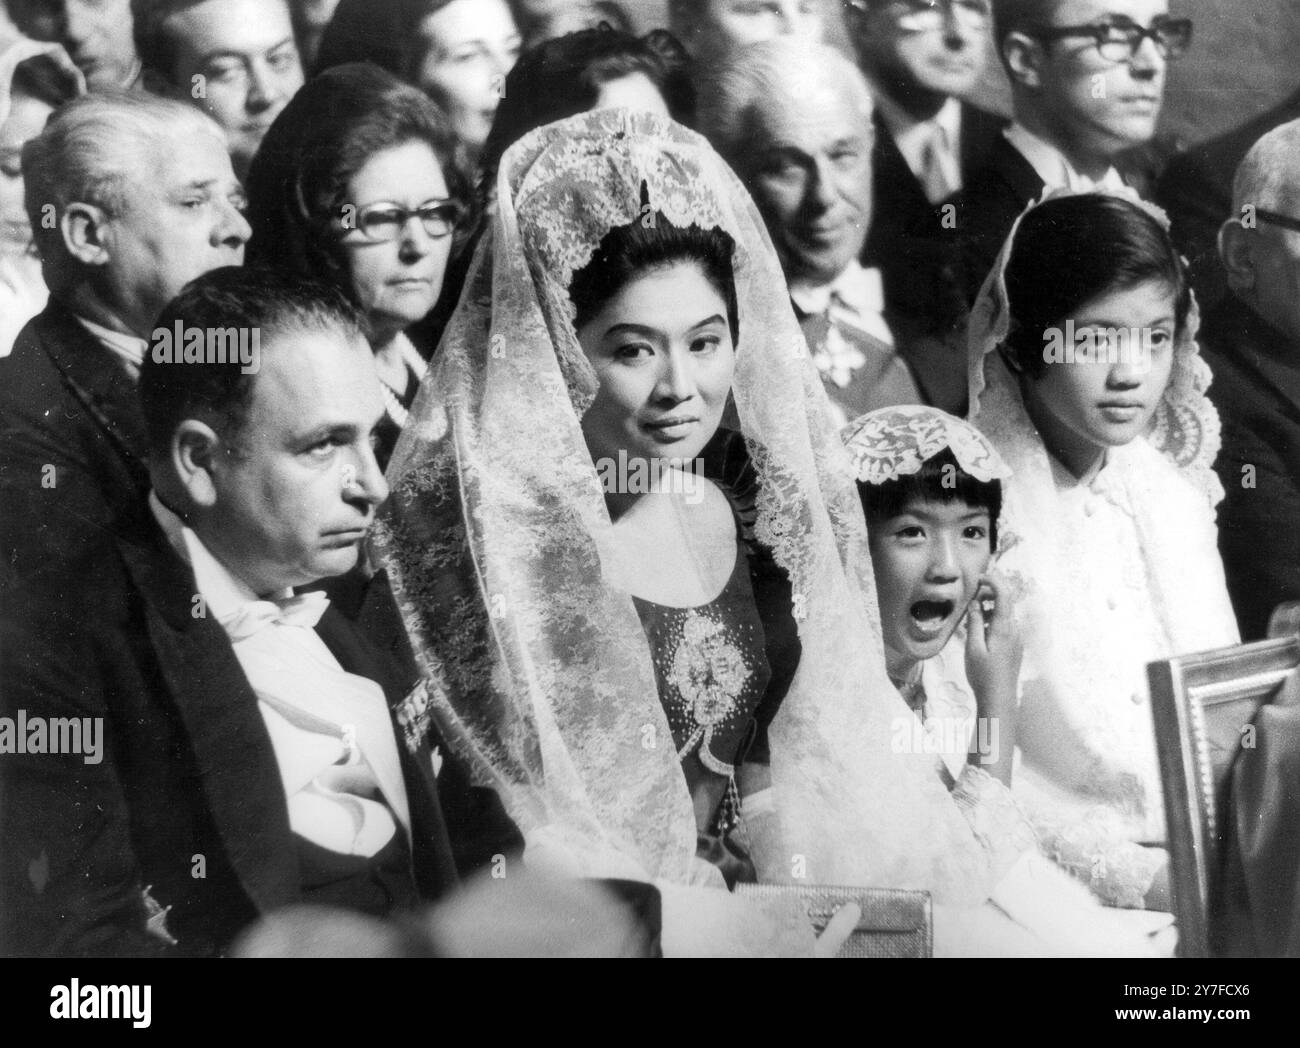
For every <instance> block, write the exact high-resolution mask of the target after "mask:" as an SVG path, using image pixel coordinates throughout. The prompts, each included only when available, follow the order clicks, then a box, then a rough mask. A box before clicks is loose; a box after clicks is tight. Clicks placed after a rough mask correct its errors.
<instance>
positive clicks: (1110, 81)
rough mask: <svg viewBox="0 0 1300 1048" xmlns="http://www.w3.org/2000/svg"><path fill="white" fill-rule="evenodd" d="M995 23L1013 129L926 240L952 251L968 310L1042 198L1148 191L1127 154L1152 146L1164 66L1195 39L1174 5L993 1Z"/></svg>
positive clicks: (936, 218) (1131, 0)
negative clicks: (1173, 12)
mask: <svg viewBox="0 0 1300 1048" xmlns="http://www.w3.org/2000/svg"><path fill="white" fill-rule="evenodd" d="M993 18H994V40H995V43H996V46H997V49H998V54H999V56H1000V57H1001V59H1002V64H1003V67H1004V68H1005V69H1006V71H1007V75H1008V77H1009V78H1010V81H1011V97H1012V105H1013V110H1014V114H1015V119H1014V120H1013V122H1012V124H1011V126H1010V127H1009V128H1007V129H1006V131H1005V132H1004V133H1003V134H1002V135H1001V136H999V138H998V139H997V141H996V142H995V143H994V146H993V149H992V151H991V153H990V155H989V157H988V160H987V163H986V164H985V166H984V167H983V168H982V169H981V170H980V171H979V172H977V173H976V174H975V175H974V176H973V177H972V178H971V179H970V180H969V183H968V184H967V185H966V187H965V188H964V189H963V190H962V192H961V193H960V194H959V195H958V196H957V197H955V198H954V199H953V200H952V201H951V204H952V207H951V208H949V207H944V208H940V209H939V210H938V211H937V212H936V213H935V214H934V215H933V216H932V218H931V220H930V223H931V226H930V231H929V234H928V235H929V236H930V237H933V238H936V239H938V240H939V241H943V240H947V241H948V243H949V245H950V248H951V249H952V250H953V252H954V254H953V256H952V257H953V260H954V262H955V265H956V266H957V268H956V269H955V270H954V271H953V275H955V276H957V278H958V279H959V280H960V282H961V287H962V293H963V297H964V298H965V300H966V303H967V304H968V305H969V304H970V303H971V302H973V301H974V299H975V297H976V296H977V295H978V294H979V290H980V288H981V287H982V286H983V283H984V279H985V278H986V277H987V276H988V273H989V270H990V269H992V267H993V262H994V261H995V260H996V258H997V255H998V252H999V251H1000V250H1001V248H1002V245H1003V242H1004V241H1005V240H1006V237H1007V235H1008V234H1009V233H1010V231H1011V227H1012V225H1014V224H1015V220H1016V219H1017V218H1018V217H1019V216H1020V214H1021V213H1022V212H1023V211H1024V209H1025V208H1026V207H1027V206H1028V205H1029V204H1030V203H1032V202H1033V201H1034V200H1036V199H1038V198H1039V197H1040V196H1042V194H1043V192H1044V190H1046V189H1057V188H1065V189H1071V190H1075V191H1077V192H1084V191H1087V190H1090V189H1095V188H1103V189H1107V188H1119V187H1122V186H1125V185H1130V186H1131V188H1135V189H1138V190H1139V191H1140V190H1141V189H1143V188H1144V187H1143V186H1142V185H1141V184H1140V183H1139V181H1138V180H1137V179H1136V178H1135V177H1134V176H1133V175H1130V174H1125V173H1122V172H1121V171H1120V169H1119V165H1120V164H1121V163H1122V161H1121V154H1124V153H1126V152H1132V151H1133V150H1136V149H1139V148H1140V147H1142V146H1145V145H1147V144H1148V143H1150V142H1151V140H1152V139H1153V138H1154V136H1155V130H1156V123H1157V120H1158V119H1159V116H1160V110H1161V106H1162V104H1163V100H1164V88H1165V72H1166V67H1167V63H1168V61H1169V60H1170V59H1173V58H1177V57H1179V56H1180V55H1182V54H1183V53H1184V52H1185V50H1186V49H1187V47H1188V46H1189V44H1190V41H1191V32H1192V26H1191V22H1190V21H1189V20H1188V19H1182V18H1171V17H1170V14H1169V7H1168V0H993Z"/></svg>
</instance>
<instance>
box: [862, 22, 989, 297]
mask: <svg viewBox="0 0 1300 1048" xmlns="http://www.w3.org/2000/svg"><path fill="white" fill-rule="evenodd" d="M843 7H844V18H845V27H846V28H847V30H848V33H849V37H850V39H851V40H852V41H853V47H854V50H855V51H856V53H857V59H858V65H859V67H860V68H861V69H862V71H863V73H864V74H865V75H866V76H867V79H868V81H869V82H870V84H871V87H872V91H873V93H874V94H875V96H876V107H875V116H874V123H875V131H876V145H875V148H874V151H873V155H872V166H873V172H874V174H873V177H874V181H875V185H874V187H873V198H874V199H875V201H876V209H875V217H874V218H873V220H872V225H871V232H870V234H869V235H868V238H867V246H866V250H865V252H864V256H863V260H864V262H865V263H866V264H867V265H868V266H872V267H877V268H879V269H880V270H881V273H882V276H883V278H884V285H885V296H886V302H887V303H888V304H889V306H890V308H891V309H898V310H900V311H902V312H903V313H907V314H914V315H921V316H924V315H927V314H929V313H930V312H932V311H931V310H930V309H929V308H928V303H927V302H926V301H923V300H922V298H923V297H924V296H925V295H926V294H927V288H928V284H927V283H926V282H918V281H917V280H916V279H915V273H916V270H917V263H916V260H915V259H914V258H913V257H912V255H911V254H910V252H909V248H910V247H911V246H912V244H911V242H910V240H909V231H910V230H911V229H913V228H914V227H916V226H918V225H920V224H922V223H924V222H925V221H926V219H927V217H928V216H929V214H930V212H931V209H932V208H933V207H934V206H935V205H936V204H939V203H941V202H942V201H944V200H946V199H948V198H949V197H950V196H952V194H954V193H956V192H957V191H958V190H960V189H961V188H962V186H963V185H964V184H965V183H966V181H967V180H968V179H969V177H970V176H971V174H972V173H974V172H975V171H977V170H979V169H980V168H981V167H983V166H984V164H985V163H986V162H987V161H988V158H989V154H990V152H991V150H992V148H993V144H994V142H996V141H997V139H998V138H999V137H1000V135H1001V132H1002V129H1003V128H1004V127H1005V126H1006V123H1007V121H1006V119H1005V118H1004V117H1002V116H1000V115H998V114H995V113H991V112H989V111H987V110H985V109H981V108H980V107H979V106H977V105H975V104H974V103H972V102H970V101H968V100H967V97H966V96H968V95H969V94H970V93H971V91H972V90H974V88H975V85H976V84H977V83H978V81H979V79H980V75H981V73H982V72H983V70H984V65H985V62H986V60H987V55H988V36H989V26H990V24H991V20H992V6H991V3H990V0H844V2H843Z"/></svg>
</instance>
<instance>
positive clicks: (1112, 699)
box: [968, 193, 1237, 909]
mask: <svg viewBox="0 0 1300 1048" xmlns="http://www.w3.org/2000/svg"><path fill="white" fill-rule="evenodd" d="M1167 228H1168V223H1167V221H1166V220H1165V218H1164V216H1163V214H1161V213H1159V212H1157V211H1156V210H1155V209H1154V208H1151V207H1150V206H1148V205H1146V204H1143V203H1141V202H1140V201H1139V200H1138V199H1137V198H1136V197H1130V196H1126V195H1121V194H1109V193H1091V194H1083V195H1073V194H1068V193H1056V194H1049V195H1048V196H1047V198H1046V199H1045V200H1044V201H1043V202H1041V203H1039V204H1037V205H1035V206H1034V207H1031V208H1030V209H1029V210H1027V211H1026V212H1025V214H1024V215H1023V216H1022V217H1021V218H1020V220H1019V221H1018V222H1017V224H1016V227H1015V228H1014V229H1013V231H1012V233H1011V235H1010V237H1009V238H1008V240H1007V243H1006V245H1005V246H1004V248H1003V250H1002V253H1001V256H1000V258H999V260H998V264H997V265H996V267H995V268H994V270H993V273H992V274H991V275H990V277H989V279H988V281H987V282H986V283H985V286H984V289H983V291H982V293H981V295H980V298H979V300H978V302H977V303H976V306H975V309H974V311H973V314H972V318H971V327H970V341H969V346H970V359H969V373H968V374H969V380H970V404H971V418H972V420H973V421H974V422H975V424H976V425H977V426H978V427H979V428H980V430H981V431H983V432H984V433H985V434H986V435H987V436H988V437H989V439H990V440H991V441H992V443H993V444H994V446H995V447H996V448H997V449H998V451H999V452H1000V453H1001V455H1002V457H1003V458H1004V459H1005V460H1006V461H1007V463H1008V465H1009V466H1010V468H1011V471H1012V477H1011V479H1010V480H1009V481H1008V482H1007V484H1006V486H1005V487H1006V503H1005V506H1004V511H1003V519H1004V529H1005V535H1004V539H1003V555H1002V558H1001V570H1002V571H1003V572H1004V573H1006V574H1008V575H1009V576H1011V577H1012V579H1013V581H1014V582H1015V584H1016V585H1017V586H1018V587H1019V588H1020V590H1021V597H1020V605H1021V611H1022V619H1023V633H1022V635H1023V637H1024V641H1025V668H1024V672H1023V675H1022V695H1021V709H1020V716H1019V719H1018V732H1019V736H1018V742H1019V745H1020V748H1021V753H1022V757H1023V760H1022V762H1021V766H1020V767H1019V768H1018V769H1017V771H1016V776H1015V783H1014V790H1015V793H1016V796H1017V797H1018V799H1019V800H1020V801H1021V803H1022V804H1023V805H1024V806H1025V808H1026V809H1027V810H1028V811H1029V813H1030V814H1031V816H1032V818H1033V820H1034V822H1035V824H1036V827H1037V829H1038V831H1039V833H1040V836H1041V837H1042V838H1043V842H1044V844H1045V846H1046V847H1047V848H1048V850H1049V853H1050V854H1051V855H1052V856H1053V858H1055V859H1056V861H1057V862H1058V863H1060V864H1061V865H1062V866H1064V867H1065V868H1066V869H1068V870H1070V871H1071V872H1072V873H1074V874H1075V875H1076V876H1077V877H1079V878H1080V879H1081V880H1083V881H1084V882H1085V883H1087V884H1089V885H1090V886H1091V887H1092V888H1093V890H1094V891H1095V892H1096V893H1097V894H1098V895H1099V896H1100V897H1101V898H1102V899H1104V900H1105V901H1107V902H1109V903H1111V904H1113V905H1117V906H1122V907H1140V906H1143V905H1144V904H1145V905H1147V906H1149V907H1154V908H1158V909H1167V908H1168V894H1167V875H1166V871H1165V869H1164V867H1165V863H1166V858H1165V853H1164V851H1163V848H1162V847H1161V846H1162V845H1163V843H1164V840H1165V836H1164V833H1165V829H1164V811H1163V803H1162V798H1161V790H1160V775H1159V769H1158V766H1157V763H1156V754H1155V739H1154V732H1153V727H1152V720H1151V712H1150V706H1149V702H1148V698H1147V690H1146V675H1145V667H1146V664H1147V663H1148V662H1151V661H1154V660H1156V659H1162V658H1168V657H1169V656H1171V655H1177V654H1184V653H1189V652H1194V651H1201V650H1206V649H1210V648H1216V647H1221V646H1224V645H1229V644H1233V643H1235V642H1236V641H1237V630H1236V626H1235V624H1234V620H1233V617H1232V610H1231V607H1230V606H1229V603H1228V597H1227V593H1226V590H1225V588H1224V581H1223V568H1222V565H1221V563H1220V560H1219V555H1218V550H1217V544H1216V535H1215V527H1214V506H1215V504H1216V503H1217V501H1218V499H1219V498H1220V497H1221V496H1222V491H1221V489H1220V488H1219V487H1218V483H1217V481H1216V480H1215V477H1214V473H1213V472H1212V470H1211V468H1210V467H1211V464H1212V463H1213V461H1214V456H1215V455H1216V454H1217V452H1218V447H1219V429H1218V417H1217V415H1216V414H1215V412H1214V408H1213V407H1212V406H1211V405H1210V403H1209V401H1208V400H1207V399H1206V397H1205V389H1206V387H1207V386H1208V384H1209V378H1210V376H1209V369H1208V368H1207V367H1206V365H1205V363H1204V362H1203V361H1202V360H1201V359H1200V356H1199V354H1198V351H1197V346H1196V341H1195V337H1196V329H1197V325H1198V314H1197V309H1196V304H1195V301H1194V299H1193V297H1192V294H1191V291H1190V289H1189V288H1188V285H1187V281H1186V276H1185V273H1184V268H1183V263H1182V261H1181V259H1180V258H1179V256H1178V254H1177V251H1176V250H1175V249H1174V247H1173V245H1172V243H1171V242H1170V240H1169V237H1168V233H1167Z"/></svg>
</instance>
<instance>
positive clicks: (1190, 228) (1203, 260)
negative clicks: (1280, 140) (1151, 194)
mask: <svg viewBox="0 0 1300 1048" xmlns="http://www.w3.org/2000/svg"><path fill="white" fill-rule="evenodd" d="M1297 119H1300V92H1297V93H1296V94H1294V95H1292V96H1291V97H1290V98H1288V99H1287V100H1286V101H1285V102H1283V103H1282V104H1281V105H1280V106H1277V107H1275V108H1273V109H1270V110H1269V111H1268V112H1267V113H1265V114H1264V115H1263V116H1259V117H1256V118H1255V119H1254V120H1252V121H1250V123H1248V124H1246V125H1244V126H1243V127H1239V128H1236V129H1235V130H1233V131H1229V132H1228V133H1227V134H1225V135H1220V136H1219V137H1218V138H1212V139H1210V140H1209V141H1208V142H1202V143H1201V144H1200V145H1197V146H1193V147H1192V148H1191V149H1189V150H1187V151H1186V152H1185V153H1181V154H1179V155H1178V156H1176V157H1174V158H1173V160H1171V161H1170V162H1169V166H1168V167H1167V168H1166V169H1165V172H1164V174H1163V175H1162V176H1161V177H1160V182H1159V184H1158V185H1157V186H1156V201H1157V202H1158V203H1159V204H1160V206H1161V207H1163V208H1164V209H1165V210H1166V211H1168V212H1169V220H1170V221H1171V222H1172V223H1173V230H1172V232H1173V235H1174V243H1176V244H1177V245H1178V247H1179V249H1180V250H1181V251H1182V252H1183V254H1184V255H1186V256H1187V259H1188V261H1189V262H1191V265H1192V286H1193V287H1194V288H1195V289H1196V297H1197V298H1199V299H1200V301H1201V308H1202V309H1210V308H1213V307H1214V306H1216V305H1218V304H1219V302H1221V301H1222V300H1223V297H1224V296H1225V295H1226V294H1227V291H1228V285H1227V276H1226V274H1225V273H1224V271H1223V266H1222V264H1221V263H1220V261H1219V229H1220V228H1221V227H1222V226H1223V223H1224V222H1225V221H1226V220H1227V219H1229V218H1231V217H1232V215H1231V214H1230V212H1231V211H1232V179H1233V176H1234V175H1235V174H1236V171H1237V168H1238V167H1239V166H1240V165H1241V162H1242V161H1243V160H1244V159H1245V158H1246V153H1247V151H1248V150H1249V149H1250V147H1251V146H1253V145H1254V144H1255V143H1256V142H1258V141H1259V140H1260V139H1261V138H1263V137H1264V135H1266V134H1268V132H1270V131H1272V130H1273V128H1275V127H1277V126H1279V125H1280V124H1285V123H1288V122H1289V121H1292V120H1297Z"/></svg>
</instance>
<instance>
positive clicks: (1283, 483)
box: [1200, 121, 1300, 640]
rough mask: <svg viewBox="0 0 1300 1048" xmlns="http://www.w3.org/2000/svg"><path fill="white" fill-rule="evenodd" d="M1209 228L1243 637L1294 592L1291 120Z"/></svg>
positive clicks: (1296, 445) (1297, 517) (1297, 429)
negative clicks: (1221, 279)
mask: <svg viewBox="0 0 1300 1048" xmlns="http://www.w3.org/2000/svg"><path fill="white" fill-rule="evenodd" d="M1233 198H1234V199H1233V205H1232V206H1233V207H1234V208H1235V210H1234V212H1233V213H1234V214H1235V215H1237V216H1239V217H1237V218H1231V219H1229V220H1228V221H1227V222H1225V223H1224V225H1223V229H1222V231H1221V232H1220V234H1219V245H1220V252H1221V255H1222V259H1223V265H1224V269H1225V271H1226V273H1227V278H1228V287H1229V289H1230V291H1231V294H1230V295H1229V296H1228V298H1226V299H1224V301H1223V302H1221V303H1220V304H1219V305H1218V306H1217V307H1216V308H1215V309H1214V310H1213V311H1212V312H1210V313H1209V314H1208V315H1207V316H1206V318H1205V323H1204V325H1203V327H1202V328H1201V335H1200V341H1201V346H1202V348H1203V350H1204V353H1205V359H1206V361H1207V362H1208V363H1209V365H1210V368H1211V370H1212V371H1213V372H1214V382H1213V384H1212V385H1211V386H1210V399H1211V400H1212V401H1214V404H1215V406H1216V407H1217V408H1218V409H1219V417H1220V419H1221V420H1222V423H1223V451H1222V452H1221V453H1220V455H1219V458H1218V461H1217V462H1216V463H1215V468H1216V469H1217V470H1218V473H1219V477H1220V479H1221V480H1222V481H1223V487H1224V490H1225V492H1226V495H1225V498H1224V501H1223V504H1222V505H1221V506H1220V507H1219V550H1220V552H1221V553H1222V554H1223V568H1224V573H1225V575H1226V576H1227V581H1228V593H1229V595H1230V596H1231V597H1232V603H1233V607H1234V608H1235V610H1236V612H1237V621H1238V623H1239V624H1240V626H1241V636H1242V639H1243V640H1260V639H1261V638H1263V637H1264V636H1265V633H1266V631H1267V628H1268V620H1269V616H1270V615H1271V614H1272V612H1273V609H1274V608H1275V607H1276V606H1277V605H1278V604H1280V603H1282V602H1283V601H1288V600H1297V599H1300V546H1298V545H1297V543H1296V540H1295V532H1296V526H1297V522H1300V293H1298V291H1297V289H1298V288H1300V121H1292V122H1291V123H1289V124H1283V125H1282V126H1281V127H1279V128H1277V129H1275V130H1273V131H1270V132H1269V133H1268V134H1267V135H1265V136H1264V137H1263V138H1262V139H1260V141H1259V142H1258V143H1257V144H1256V145H1255V146H1254V148H1252V149H1251V150H1250V152H1249V153H1248V154H1247V155H1246V159H1245V160H1244V161H1243V162H1242V164H1241V167H1240V169H1239V170H1238V172H1237V178H1236V185H1235V187H1234V190H1233Z"/></svg>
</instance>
